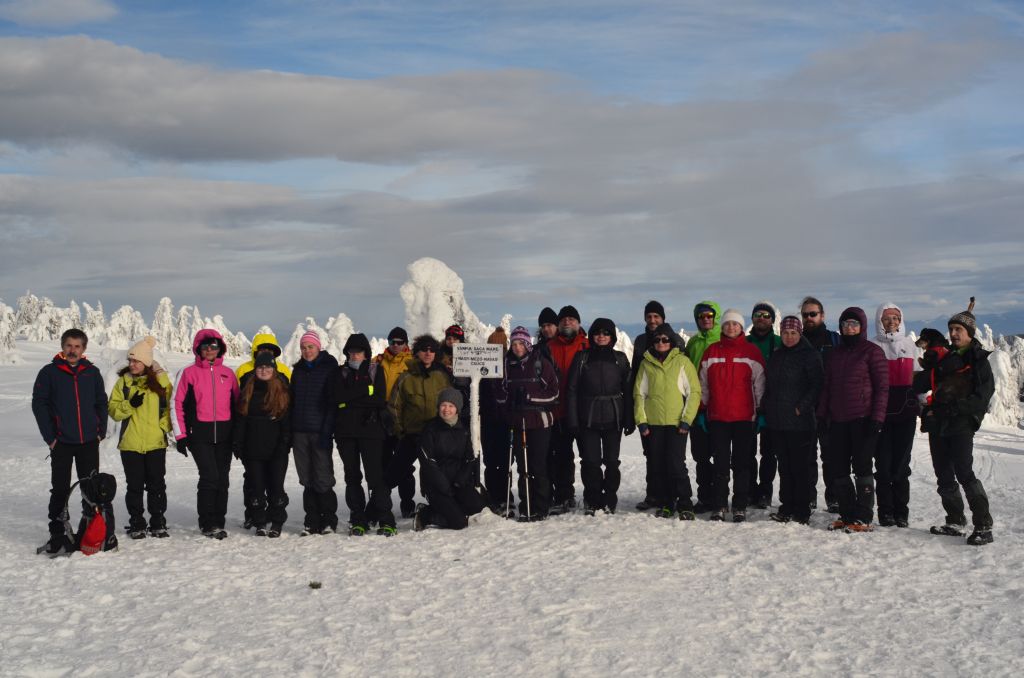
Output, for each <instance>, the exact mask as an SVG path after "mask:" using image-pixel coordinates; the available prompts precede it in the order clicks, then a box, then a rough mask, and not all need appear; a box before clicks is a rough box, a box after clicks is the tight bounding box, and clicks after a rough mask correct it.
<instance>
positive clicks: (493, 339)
mask: <svg viewBox="0 0 1024 678" xmlns="http://www.w3.org/2000/svg"><path fill="white" fill-rule="evenodd" d="M487 343H488V344H501V345H502V346H504V347H505V348H508V335H507V334H505V328H504V327H498V328H497V329H495V330H494V331H493V332H491V334H490V336H488V337H487Z"/></svg>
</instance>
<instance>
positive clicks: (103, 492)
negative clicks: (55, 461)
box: [37, 471, 117, 556]
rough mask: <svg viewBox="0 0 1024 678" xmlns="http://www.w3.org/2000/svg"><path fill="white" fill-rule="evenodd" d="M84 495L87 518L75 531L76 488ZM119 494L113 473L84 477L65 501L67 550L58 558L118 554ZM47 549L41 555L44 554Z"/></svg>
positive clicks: (40, 549) (65, 545)
mask: <svg viewBox="0 0 1024 678" xmlns="http://www.w3.org/2000/svg"><path fill="white" fill-rule="evenodd" d="M76 487H77V488H78V490H79V492H81V494H82V502H83V503H84V504H85V507H86V511H85V515H83V516H82V519H81V521H79V523H78V532H75V531H74V530H72V529H71V511H70V508H69V504H70V502H71V494H72V493H73V492H74V490H75V488H76ZM115 495H117V480H116V479H115V478H114V476H112V475H110V474H109V473H99V472H98V471H93V472H92V473H91V474H89V476H88V477H86V478H82V479H81V480H79V481H78V482H76V483H75V484H74V485H72V486H71V488H70V489H69V490H68V497H67V499H66V500H65V502H64V516H63V518H64V549H63V550H62V551H61V552H60V553H58V554H56V555H71V553H73V552H74V551H81V552H82V553H84V554H85V555H87V556H91V555H92V554H94V553H98V552H100V551H116V550H117V535H116V534H114V507H113V504H112V502H113V501H114V497H115ZM45 549H46V546H41V547H40V548H39V549H38V550H37V552H38V553H42V552H43V551H44V550H45Z"/></svg>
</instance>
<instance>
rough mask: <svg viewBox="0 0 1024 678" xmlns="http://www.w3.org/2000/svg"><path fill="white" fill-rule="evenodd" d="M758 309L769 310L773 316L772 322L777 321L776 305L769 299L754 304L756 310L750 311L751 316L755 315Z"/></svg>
mask: <svg viewBox="0 0 1024 678" xmlns="http://www.w3.org/2000/svg"><path fill="white" fill-rule="evenodd" d="M758 311H767V312H768V313H769V314H771V316H772V322H775V307H774V306H773V305H772V304H770V303H768V302H767V301H759V302H757V303H756V304H754V310H753V311H751V312H750V316H751V317H753V316H754V314H755V313H757V312H758Z"/></svg>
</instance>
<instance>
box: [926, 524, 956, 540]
mask: <svg viewBox="0 0 1024 678" xmlns="http://www.w3.org/2000/svg"><path fill="white" fill-rule="evenodd" d="M928 531H929V532H931V533H932V534H937V535H939V536H943V537H962V536H964V526H963V525H958V524H957V523H946V524H945V525H932V526H931V529H930V530H928Z"/></svg>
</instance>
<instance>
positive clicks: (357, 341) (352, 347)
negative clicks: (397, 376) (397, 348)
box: [341, 332, 401, 361]
mask: <svg viewBox="0 0 1024 678" xmlns="http://www.w3.org/2000/svg"><path fill="white" fill-rule="evenodd" d="M349 351H362V352H363V355H365V356H366V360H367V361H369V360H370V358H372V357H373V351H372V350H371V349H370V340H369V339H367V338H366V335H365V334H362V333H361V332H356V333H355V334H350V335H348V339H347V340H346V341H345V348H343V349H342V350H341V353H342V355H343V356H344V357H345V359H346V360H348V352H349ZM385 353H387V351H385ZM389 355H390V354H389ZM399 355H401V354H399Z"/></svg>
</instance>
